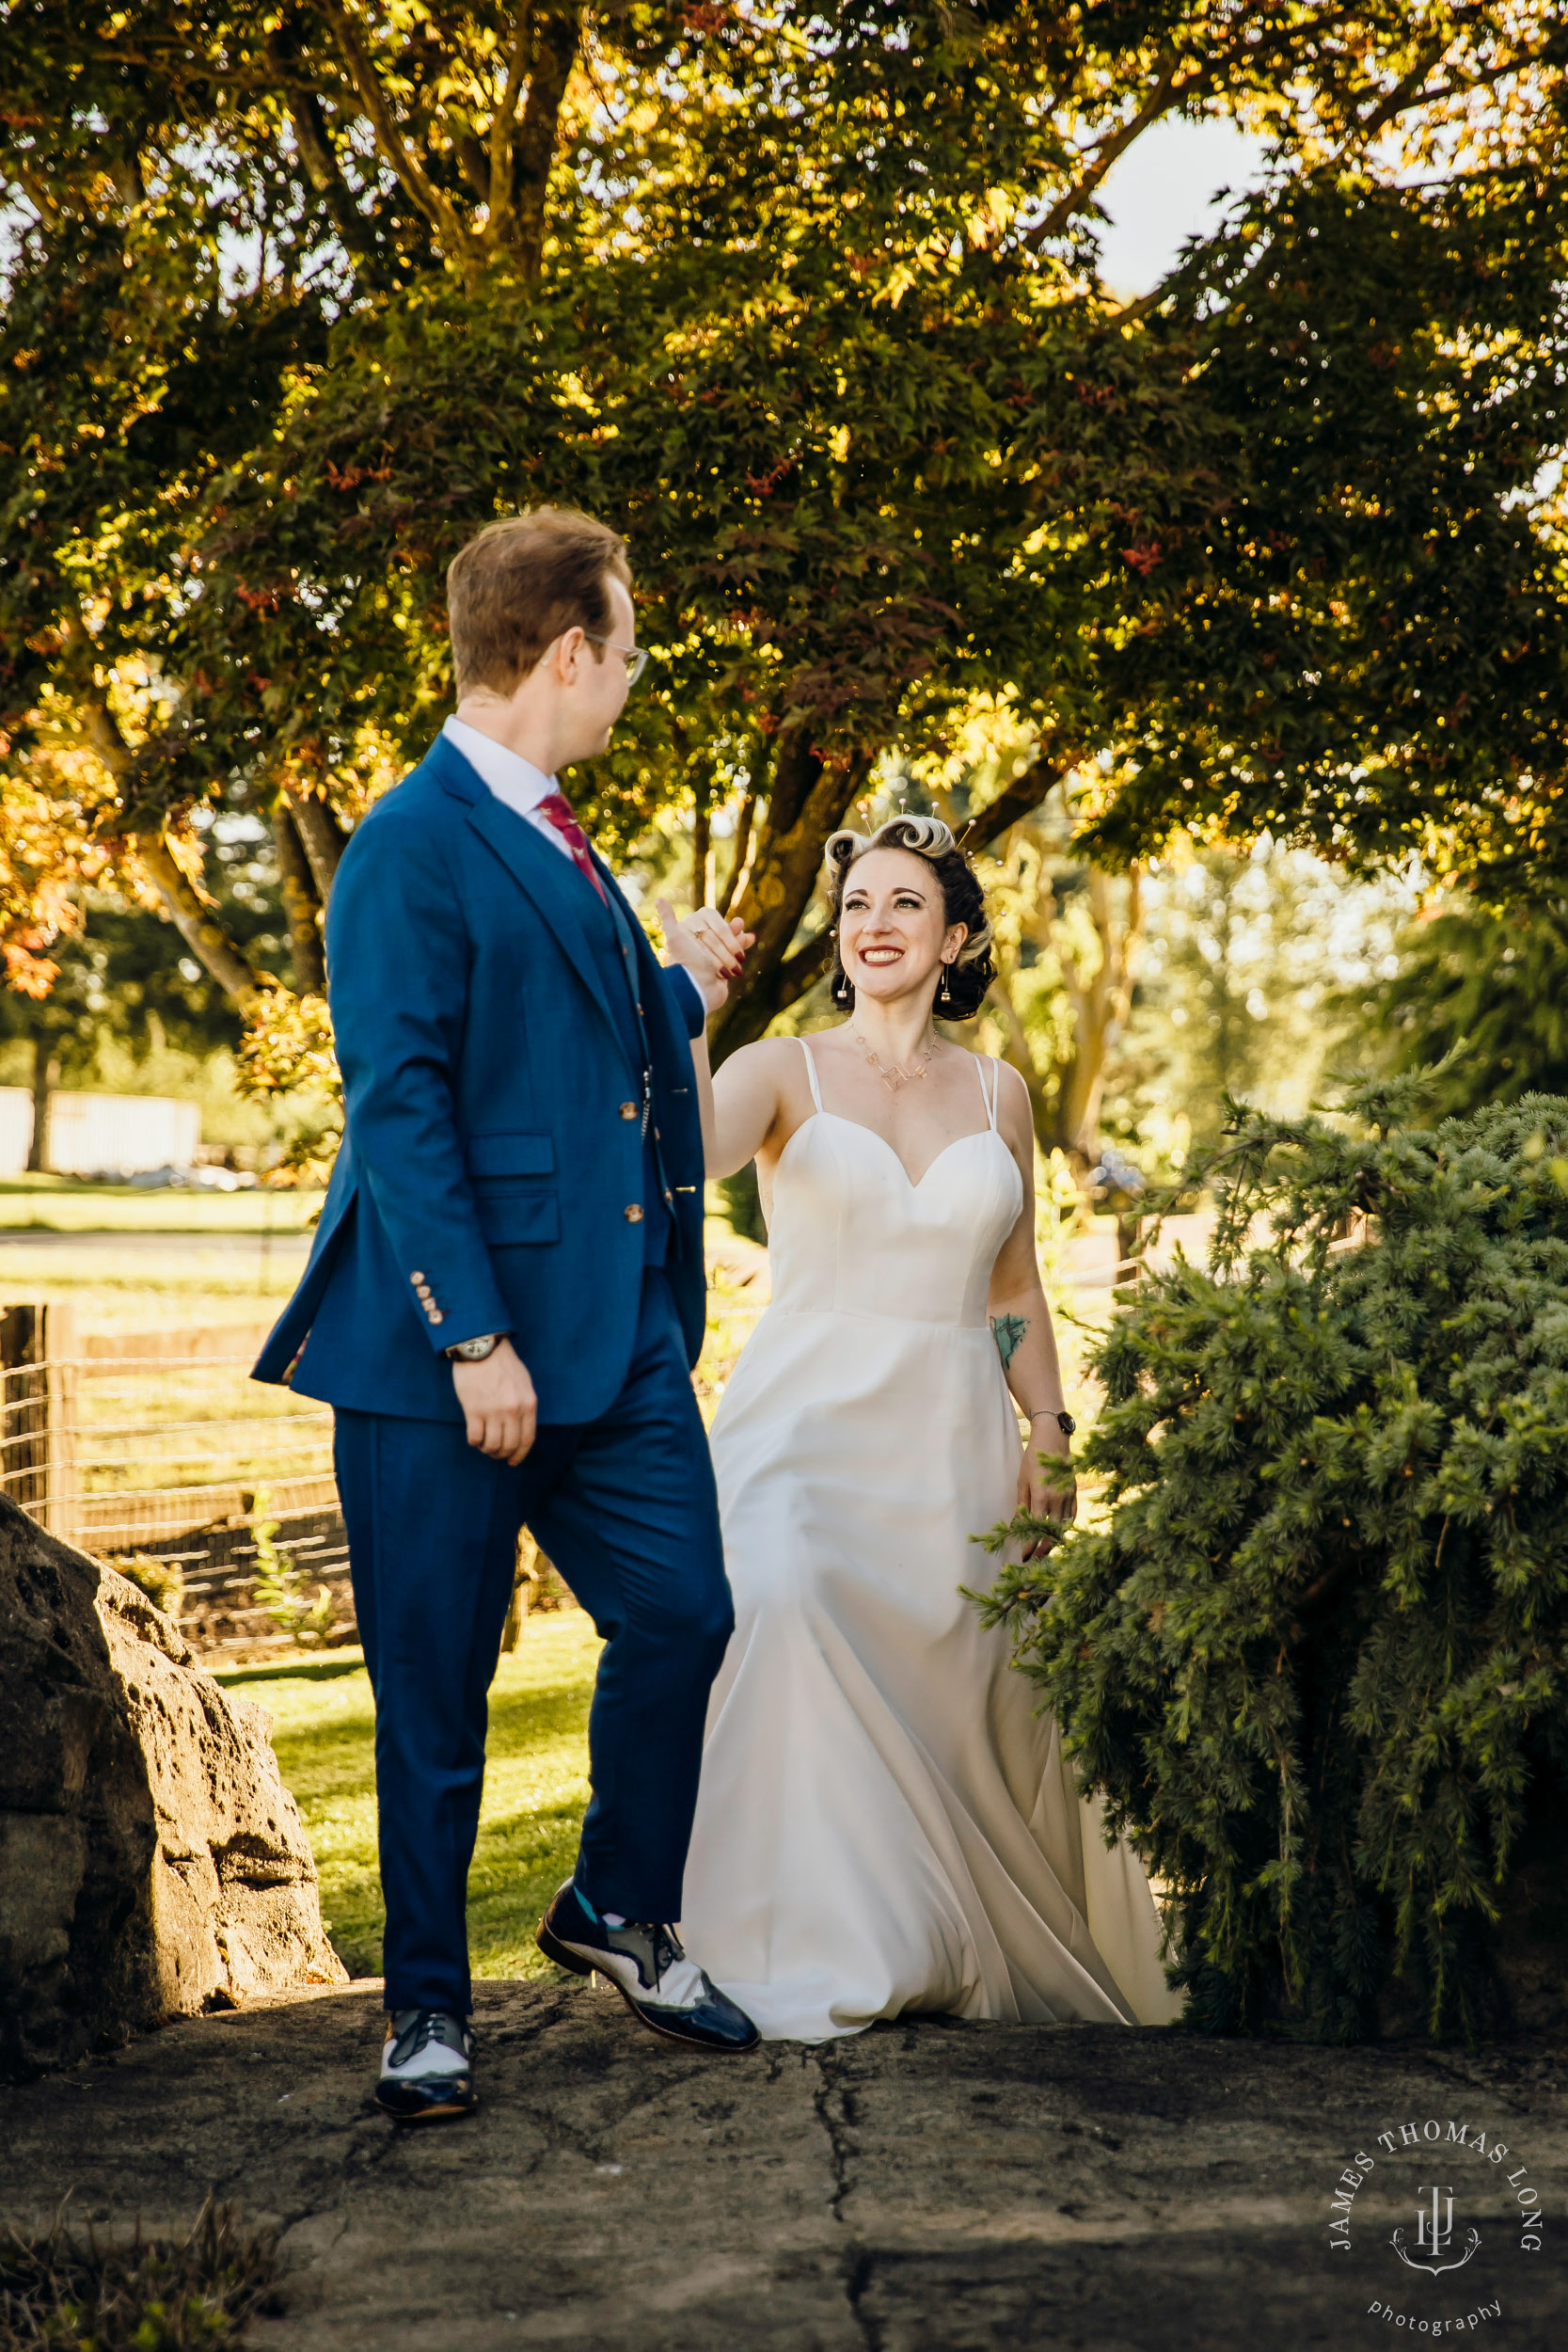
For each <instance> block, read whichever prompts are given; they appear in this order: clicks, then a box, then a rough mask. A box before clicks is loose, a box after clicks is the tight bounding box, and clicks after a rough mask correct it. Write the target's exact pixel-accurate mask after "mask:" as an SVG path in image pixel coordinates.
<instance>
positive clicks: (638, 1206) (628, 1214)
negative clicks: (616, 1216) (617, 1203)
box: [621, 1200, 642, 1225]
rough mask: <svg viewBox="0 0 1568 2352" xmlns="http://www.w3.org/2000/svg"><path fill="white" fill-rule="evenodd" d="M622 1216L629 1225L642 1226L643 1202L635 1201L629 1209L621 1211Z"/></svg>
mask: <svg viewBox="0 0 1568 2352" xmlns="http://www.w3.org/2000/svg"><path fill="white" fill-rule="evenodd" d="M621 1215H622V1216H624V1217H625V1218H626V1223H627V1224H628V1225H641V1222H642V1203H641V1200H634V1201H633V1202H632V1203H631V1205H630V1207H629V1208H625V1209H623V1210H622V1211H621Z"/></svg>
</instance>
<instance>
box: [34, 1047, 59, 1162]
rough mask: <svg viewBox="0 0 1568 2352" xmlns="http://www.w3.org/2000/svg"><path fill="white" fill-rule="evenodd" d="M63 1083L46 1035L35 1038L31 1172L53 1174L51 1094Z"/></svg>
mask: <svg viewBox="0 0 1568 2352" xmlns="http://www.w3.org/2000/svg"><path fill="white" fill-rule="evenodd" d="M59 1083H60V1065H59V1063H58V1062H57V1061H56V1059H55V1049H54V1046H53V1044H52V1042H51V1041H50V1040H49V1039H48V1038H46V1037H35V1038H34V1040H33V1140H32V1142H31V1143H30V1144H29V1146H28V1147H27V1173H28V1174H29V1175H30V1176H46V1175H47V1174H48V1173H49V1097H50V1096H51V1094H53V1092H54V1090H55V1088H56V1087H57V1086H58V1085H59Z"/></svg>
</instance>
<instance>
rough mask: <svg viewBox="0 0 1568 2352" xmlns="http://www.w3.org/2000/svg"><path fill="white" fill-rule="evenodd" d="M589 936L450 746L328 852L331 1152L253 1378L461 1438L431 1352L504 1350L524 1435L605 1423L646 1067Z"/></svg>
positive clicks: (683, 1151)
mask: <svg viewBox="0 0 1568 2352" xmlns="http://www.w3.org/2000/svg"><path fill="white" fill-rule="evenodd" d="M599 871H600V873H601V874H602V876H603V878H604V881H605V886H606V888H607V890H610V891H614V890H615V888H616V885H615V882H614V880H613V877H612V876H611V875H610V870H609V868H608V866H603V865H602V864H600V866H599ZM622 904H623V906H624V905H625V901H624V900H622ZM627 914H628V919H629V921H630V928H631V931H632V933H633V934H634V937H635V955H636V977H635V985H636V987H637V992H638V997H639V1001H640V1002H641V1008H642V1020H643V1026H644V1029H645V1032H646V1036H647V1041H648V1052H649V1058H650V1061H651V1065H652V1074H653V1125H654V1130H655V1133H656V1135H657V1138H658V1143H657V1149H658V1152H659V1154H660V1157H661V1161H662V1172H663V1182H664V1184H665V1185H666V1186H667V1187H668V1188H669V1190H670V1192H671V1194H672V1195H673V1220H674V1222H673V1232H672V1236H671V1241H670V1248H669V1255H668V1261H667V1265H666V1271H667V1273H668V1276H669V1279H670V1283H671V1287H672V1290H673V1294H674V1299H675V1305H676V1309H677V1311H678V1313H679V1315H680V1320H681V1325H682V1327H683V1330H684V1332H685V1336H686V1343H687V1350H688V1354H689V1360H690V1361H691V1362H692V1363H695V1362H696V1360H697V1356H698V1353H699V1351H700V1349H701V1347H702V1343H703V1328H704V1320H705V1279H704V1273H703V1189H702V1187H703V1147H702V1134H701V1127H700V1123H699V1118H698V1109H697V1095H696V1088H695V1081H694V1077H693V1073H692V1066H691V1048H690V1044H689V1038H688V1032H687V1024H686V1020H685V1017H684V1011H683V1005H682V1000H681V999H680V998H678V997H677V994H676V992H675V987H674V985H673V982H672V979H671V977H670V976H669V975H668V974H667V973H666V972H665V971H663V970H662V969H661V967H660V965H659V963H658V961H657V958H656V957H655V955H654V953H653V950H652V948H651V947H650V946H649V945H648V942H647V940H646V939H645V937H644V936H643V934H642V931H641V927H640V925H639V924H638V923H637V922H636V919H635V917H632V916H631V915H630V911H629V909H628V910H627ZM608 930H609V926H607V925H606V924H605V923H604V920H603V911H602V909H600V908H598V907H597V906H596V905H595V904H594V893H593V887H592V885H591V884H590V883H589V882H588V881H587V880H586V878H585V877H584V876H583V875H582V874H580V873H579V872H578V870H577V868H576V867H575V866H573V865H572V863H571V861H570V860H569V859H567V858H564V857H562V855H561V853H560V851H559V850H556V849H555V848H554V847H553V846H552V844H551V843H550V842H548V841H546V839H545V838H544V837H543V836H542V835H541V834H539V833H538V832H537V831H536V830H535V828H534V827H533V826H532V825H531V824H530V823H529V822H528V821H527V820H526V818H521V817H519V816H517V815H516V813H515V811H514V810H512V809H510V808H508V807H506V806H505V805H504V803H501V802H500V801H499V800H497V799H496V797H495V796H494V794H493V793H491V792H490V791H489V790H488V788H487V787H486V786H485V785H484V784H483V781H482V780H481V779H480V777H479V776H478V775H477V774H476V773H475V771H474V770H473V769H472V768H471V767H470V766H469V765H468V762H467V760H466V759H465V758H464V757H463V755H462V754H461V752H459V751H458V750H457V749H456V748H455V747H454V746H453V745H452V744H451V743H450V742H448V741H447V739H445V737H438V738H437V739H436V742H435V744H434V745H433V746H432V748H431V750H430V751H429V753H428V754H427V755H426V756H425V757H424V759H423V760H422V761H421V762H420V765H419V767H418V768H416V769H415V770H414V771H413V773H412V774H411V775H409V776H406V777H405V778H404V781H403V783H402V784H400V785H399V786H398V787H396V789H395V790H393V791H391V792H389V793H388V794H387V796H386V798H385V799H384V800H381V801H378V802H377V803H375V805H374V807H373V808H372V810H371V811H370V813H369V815H368V816H367V817H366V818H364V820H363V822H362V823H361V824H360V825H359V826H358V827H357V828H356V831H355V833H354V834H353V837H352V838H351V840H350V841H349V844H348V846H347V848H346V849H345V850H344V851H343V857H342V863H341V866H340V867H339V869H338V876H337V880H336V882H335V883H334V885H333V890H332V898H331V904H330V907H329V910H328V914H327V922H326V951H327V972H328V979H329V990H330V995H331V1003H332V1018H333V1024H334V1027H335V1029H336V1033H337V1044H338V1060H339V1065H340V1067H341V1071H342V1076H343V1092H344V1099H345V1102H346V1104H347V1114H348V1116H347V1127H346V1133H345V1136H344V1139H343V1143H342V1147H341V1151H340V1152H339V1155H338V1162H337V1166H336V1168H334V1170H333V1174H332V1182H331V1184H330V1186H329V1188H328V1191H327V1196H326V1203H325V1208H324V1210H323V1212H322V1216H321V1221H320V1224H319V1226H318V1229H317V1232H316V1239H315V1246H314V1248H312V1250H311V1252H310V1258H309V1264H308V1265H307V1267H306V1270H305V1274H304V1277H303V1279H302V1280H301V1282H300V1285H299V1288H298V1289H297V1290H296V1292H295V1293H294V1295H293V1298H292V1299H291V1300H290V1302H289V1305H288V1306H287V1308H286V1309H285V1310H284V1311H283V1314H282V1316H281V1317H280V1319H279V1320H278V1323H277V1327H275V1329H274V1330H273V1332H272V1335H271V1337H270V1338H269V1339H268V1341H267V1343H266V1346H265V1347H264V1348H263V1349H262V1351H261V1357H260V1358H259V1359H258V1361H257V1364H256V1368H255V1375H254V1376H255V1377H256V1378H257V1379H258V1380H272V1381H287V1382H289V1384H290V1385H291V1386H292V1387H293V1388H294V1389H296V1390H298V1391H301V1392H302V1393H303V1394H305V1395H307V1396H317V1397H322V1398H325V1400H326V1401H327V1402H328V1403H329V1404H333V1405H341V1406H349V1407H353V1408H355V1409H356V1410H359V1411H363V1412H381V1413H394V1414H404V1415H409V1416H413V1417H416V1418H418V1419H421V1420H434V1421H459V1420H461V1419H462V1415H461V1413H460V1411H459V1409H458V1406H457V1400H456V1396H455V1393H454V1391H453V1389H452V1382H451V1365H450V1363H448V1362H447V1360H446V1359H445V1358H444V1356H443V1355H442V1352H441V1351H442V1350H443V1349H444V1348H446V1347H448V1346H450V1345H451V1343H452V1342H453V1341H456V1340H465V1339H474V1338H477V1337H478V1336H479V1335H480V1334H481V1333H482V1332H486V1331H498V1330H510V1331H511V1333H512V1334H513V1340H514V1343H515V1347H516V1349H517V1352H518V1354H519V1355H520V1356H521V1358H522V1359H523V1361H524V1362H525V1363H526V1364H527V1366H528V1368H529V1371H530V1373H531V1375H532V1377H533V1383H534V1386H535V1388H536V1390H537V1391H538V1394H539V1412H540V1418H541V1420H543V1421H546V1422H585V1421H593V1420H594V1419H596V1418H597V1416H598V1415H599V1414H600V1413H602V1412H604V1411H605V1410H606V1409H607V1408H608V1407H609V1406H610V1404H611V1403H612V1401H613V1400H614V1398H615V1396H616V1395H617V1393H618V1392H619V1391H620V1389H621V1386H622V1383H623V1381H624V1380H625V1377H626V1371H627V1367H628V1365H629V1363H630V1360H631V1351H632V1345H633V1341H634V1338H635V1334H636V1329H637V1318H638V1310H639V1303H640V1299H641V1283H642V1267H643V1229H642V1225H641V1221H637V1220H634V1219H631V1218H628V1216H627V1214H626V1212H627V1210H628V1209H629V1208H637V1209H641V1202H642V1196H643V1155H642V1144H641V1067H640V1061H641V1049H640V1046H639V1043H638V1041H637V1038H636V1034H635V1021H634V1018H633V1014H632V1007H631V997H630V993H629V991H628V989H627V987H626V976H625V974H624V972H623V970H622V967H621V964H620V963H619V961H617V960H616V958H615V956H614V955H610V956H609V957H608V958H607V953H606V948H605V935H606V934H607V932H608ZM618 994H619V997H620V998H622V999H624V1000H625V1001H621V1002H618V1001H617V997H618ZM628 1106H630V1107H628ZM416 1276H420V1277H422V1279H424V1281H425V1282H427V1283H428V1284H429V1286H430V1289H431V1292H432V1294H433V1303H434V1305H435V1306H436V1309H437V1310H438V1311H439V1312H440V1315H441V1321H440V1322H439V1323H436V1322H434V1321H432V1320H431V1319H430V1318H429V1317H428V1315H427V1313H426V1312H425V1311H424V1310H423V1308H422V1307H421V1304H420V1298H419V1297H418V1295H416V1291H415V1287H414V1278H415V1277H416ZM302 1349H303V1354H302V1353H301V1350H302ZM295 1359H298V1360H297V1363H296V1361H295ZM291 1368H293V1369H292V1370H291Z"/></svg>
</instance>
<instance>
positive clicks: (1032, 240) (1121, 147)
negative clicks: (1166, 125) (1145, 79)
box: [1023, 59, 1202, 253]
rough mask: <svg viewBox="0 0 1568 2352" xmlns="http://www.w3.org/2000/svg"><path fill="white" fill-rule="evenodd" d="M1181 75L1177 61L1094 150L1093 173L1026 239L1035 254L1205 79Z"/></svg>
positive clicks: (1056, 234) (1078, 184)
mask: <svg viewBox="0 0 1568 2352" xmlns="http://www.w3.org/2000/svg"><path fill="white" fill-rule="evenodd" d="M1178 71H1179V69H1178V67H1177V65H1176V63H1175V60H1174V59H1173V60H1172V61H1171V63H1170V64H1169V65H1167V66H1166V67H1165V69H1164V72H1163V73H1162V74H1161V75H1160V78H1159V80H1158V81H1157V82H1156V83H1155V85H1154V87H1153V88H1152V89H1151V90H1150V91H1149V93H1148V97H1147V98H1146V99H1145V101H1144V103H1143V104H1142V105H1141V106H1140V107H1139V108H1138V111H1137V113H1136V114H1135V115H1134V116H1133V117H1132V120H1131V121H1130V122H1124V123H1123V124H1122V126H1121V129H1120V130H1119V131H1115V132H1113V133H1112V134H1111V135H1110V137H1109V138H1105V139H1101V142H1100V145H1099V146H1098V147H1097V148H1096V149H1095V150H1094V162H1093V164H1092V165H1091V166H1090V167H1089V169H1088V170H1087V171H1086V172H1085V173H1084V175H1083V177H1082V178H1081V179H1079V180H1077V181H1076V182H1075V183H1073V185H1072V186H1071V187H1070V188H1069V190H1068V192H1067V194H1066V195H1065V196H1059V197H1058V198H1057V199H1056V201H1055V203H1054V204H1053V206H1052V207H1051V210H1050V211H1049V212H1048V213H1047V215H1046V216H1045V218H1044V219H1043V220H1040V221H1037V222H1036V224H1035V226H1034V228H1033V229H1031V230H1030V231H1029V233H1028V235H1027V236H1026V237H1025V238H1024V240H1023V242H1024V244H1025V245H1026V246H1029V247H1030V249H1031V250H1032V251H1034V252H1036V253H1037V252H1038V251H1039V249H1040V246H1042V245H1047V244H1049V243H1050V241H1051V239H1052V238H1053V237H1059V236H1060V235H1061V233H1062V231H1063V230H1064V229H1065V228H1066V227H1067V225H1068V222H1069V220H1070V219H1071V218H1072V216H1073V215H1074V214H1075V213H1081V212H1082V211H1083V209H1084V206H1085V203H1086V202H1087V200H1088V199H1089V198H1090V197H1091V196H1092V195H1093V194H1094V192H1095V190H1096V188H1098V187H1099V185H1100V183H1101V181H1102V180H1103V179H1104V177H1105V175H1106V173H1107V172H1108V171H1109V170H1110V168H1111V166H1112V165H1113V164H1114V163H1115V162H1116V160H1117V156H1118V155H1124V154H1125V153H1126V152H1127V150H1128V149H1129V148H1130V147H1131V146H1132V142H1133V140H1134V139H1138V138H1142V136H1143V135H1144V133H1145V132H1146V131H1147V130H1148V127H1149V125H1150V123H1152V122H1157V121H1158V120H1159V119H1160V117H1161V116H1162V115H1163V114H1166V113H1168V112H1169V110H1170V108H1171V107H1172V106H1173V105H1175V104H1176V103H1178V101H1179V100H1180V99H1181V98H1184V97H1185V96H1186V95H1187V93H1188V91H1189V90H1190V89H1192V88H1193V87H1194V86H1195V84H1196V83H1197V82H1199V81H1201V79H1202V75H1201V74H1199V73H1195V74H1192V75H1190V76H1189V77H1188V79H1187V80H1186V81H1185V82H1182V81H1179V80H1178V78H1177V75H1178Z"/></svg>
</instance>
